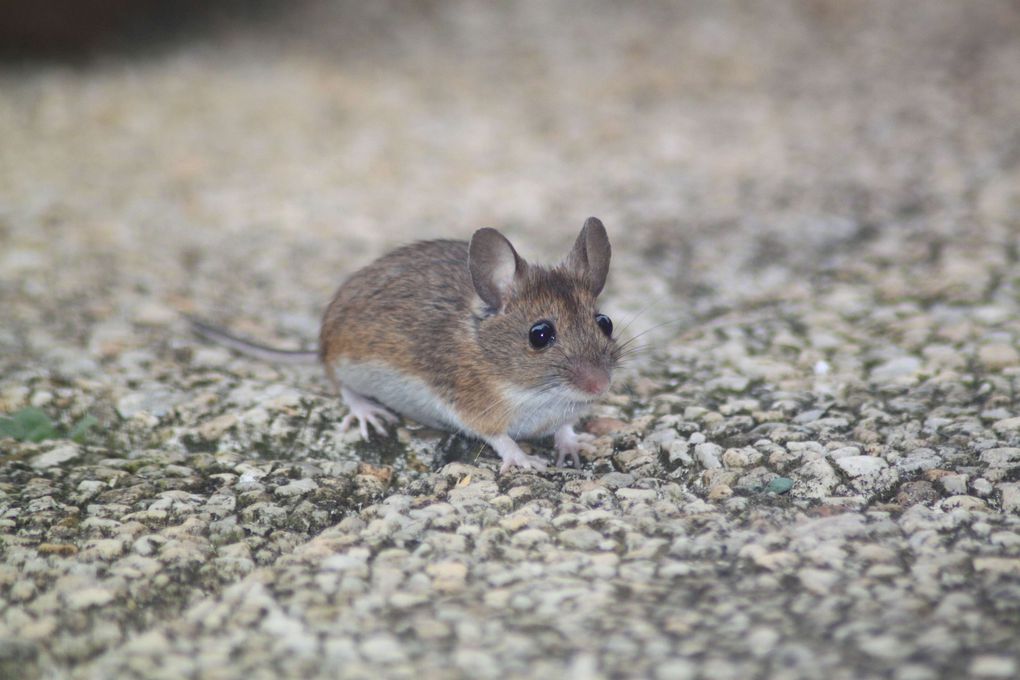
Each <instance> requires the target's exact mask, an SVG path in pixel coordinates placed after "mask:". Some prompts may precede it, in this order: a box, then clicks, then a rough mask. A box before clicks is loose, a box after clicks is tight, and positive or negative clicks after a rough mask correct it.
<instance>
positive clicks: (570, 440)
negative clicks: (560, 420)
mask: <svg viewBox="0 0 1020 680" xmlns="http://www.w3.org/2000/svg"><path fill="white" fill-rule="evenodd" d="M553 441H554V442H555V444H556V467H563V461H564V460H565V459H566V457H567V456H570V457H571V459H572V460H573V462H574V469H575V470H580V469H581V456H580V454H581V453H595V448H596V447H595V436H594V435H590V434H588V433H587V432H580V433H578V432H575V431H574V426H573V425H564V426H563V427H561V428H560V429H558V430H556V435H555V436H554V437H553Z"/></svg>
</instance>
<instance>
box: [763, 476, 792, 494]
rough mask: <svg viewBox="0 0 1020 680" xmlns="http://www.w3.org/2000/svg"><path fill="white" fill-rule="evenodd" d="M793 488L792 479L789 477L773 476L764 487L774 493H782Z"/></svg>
mask: <svg viewBox="0 0 1020 680" xmlns="http://www.w3.org/2000/svg"><path fill="white" fill-rule="evenodd" d="M792 488H793V480H792V479H790V478H789V477H774V478H773V479H772V481H771V482H769V483H768V485H767V486H766V487H765V491H767V492H768V493H774V494H783V493H786V492H787V491H789V490H790V489H792Z"/></svg>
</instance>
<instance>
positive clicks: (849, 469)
mask: <svg viewBox="0 0 1020 680" xmlns="http://www.w3.org/2000/svg"><path fill="white" fill-rule="evenodd" d="M835 463H836V465H838V466H839V468H840V469H841V470H843V472H845V473H847V474H848V475H850V476H851V477H862V476H864V475H873V474H877V473H878V472H880V471H881V470H884V469H885V468H887V467H889V464H888V463H886V462H885V460H883V459H881V458H878V457H877V456H846V457H844V458H839V459H838V460H836V461H835Z"/></svg>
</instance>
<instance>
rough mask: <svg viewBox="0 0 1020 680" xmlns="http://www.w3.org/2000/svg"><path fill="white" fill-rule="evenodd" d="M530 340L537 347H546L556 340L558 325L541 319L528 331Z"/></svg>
mask: <svg viewBox="0 0 1020 680" xmlns="http://www.w3.org/2000/svg"><path fill="white" fill-rule="evenodd" d="M528 342H530V343H531V346H532V347H534V348H535V349H545V348H546V347H548V346H549V345H551V344H553V343H554V342H556V327H555V326H553V325H552V322H550V321H539V322H537V323H536V324H535V325H534V326H532V327H531V330H530V331H529V332H528Z"/></svg>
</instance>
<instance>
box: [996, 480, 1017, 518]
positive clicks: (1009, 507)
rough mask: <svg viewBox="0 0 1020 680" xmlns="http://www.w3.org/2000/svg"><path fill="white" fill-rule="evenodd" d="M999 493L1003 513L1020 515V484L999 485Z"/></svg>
mask: <svg viewBox="0 0 1020 680" xmlns="http://www.w3.org/2000/svg"><path fill="white" fill-rule="evenodd" d="M999 493H1000V494H1001V495H1002V509H1003V511H1004V512H1012V513H1014V514H1017V515H1020V482H1009V483H1003V484H999Z"/></svg>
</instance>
